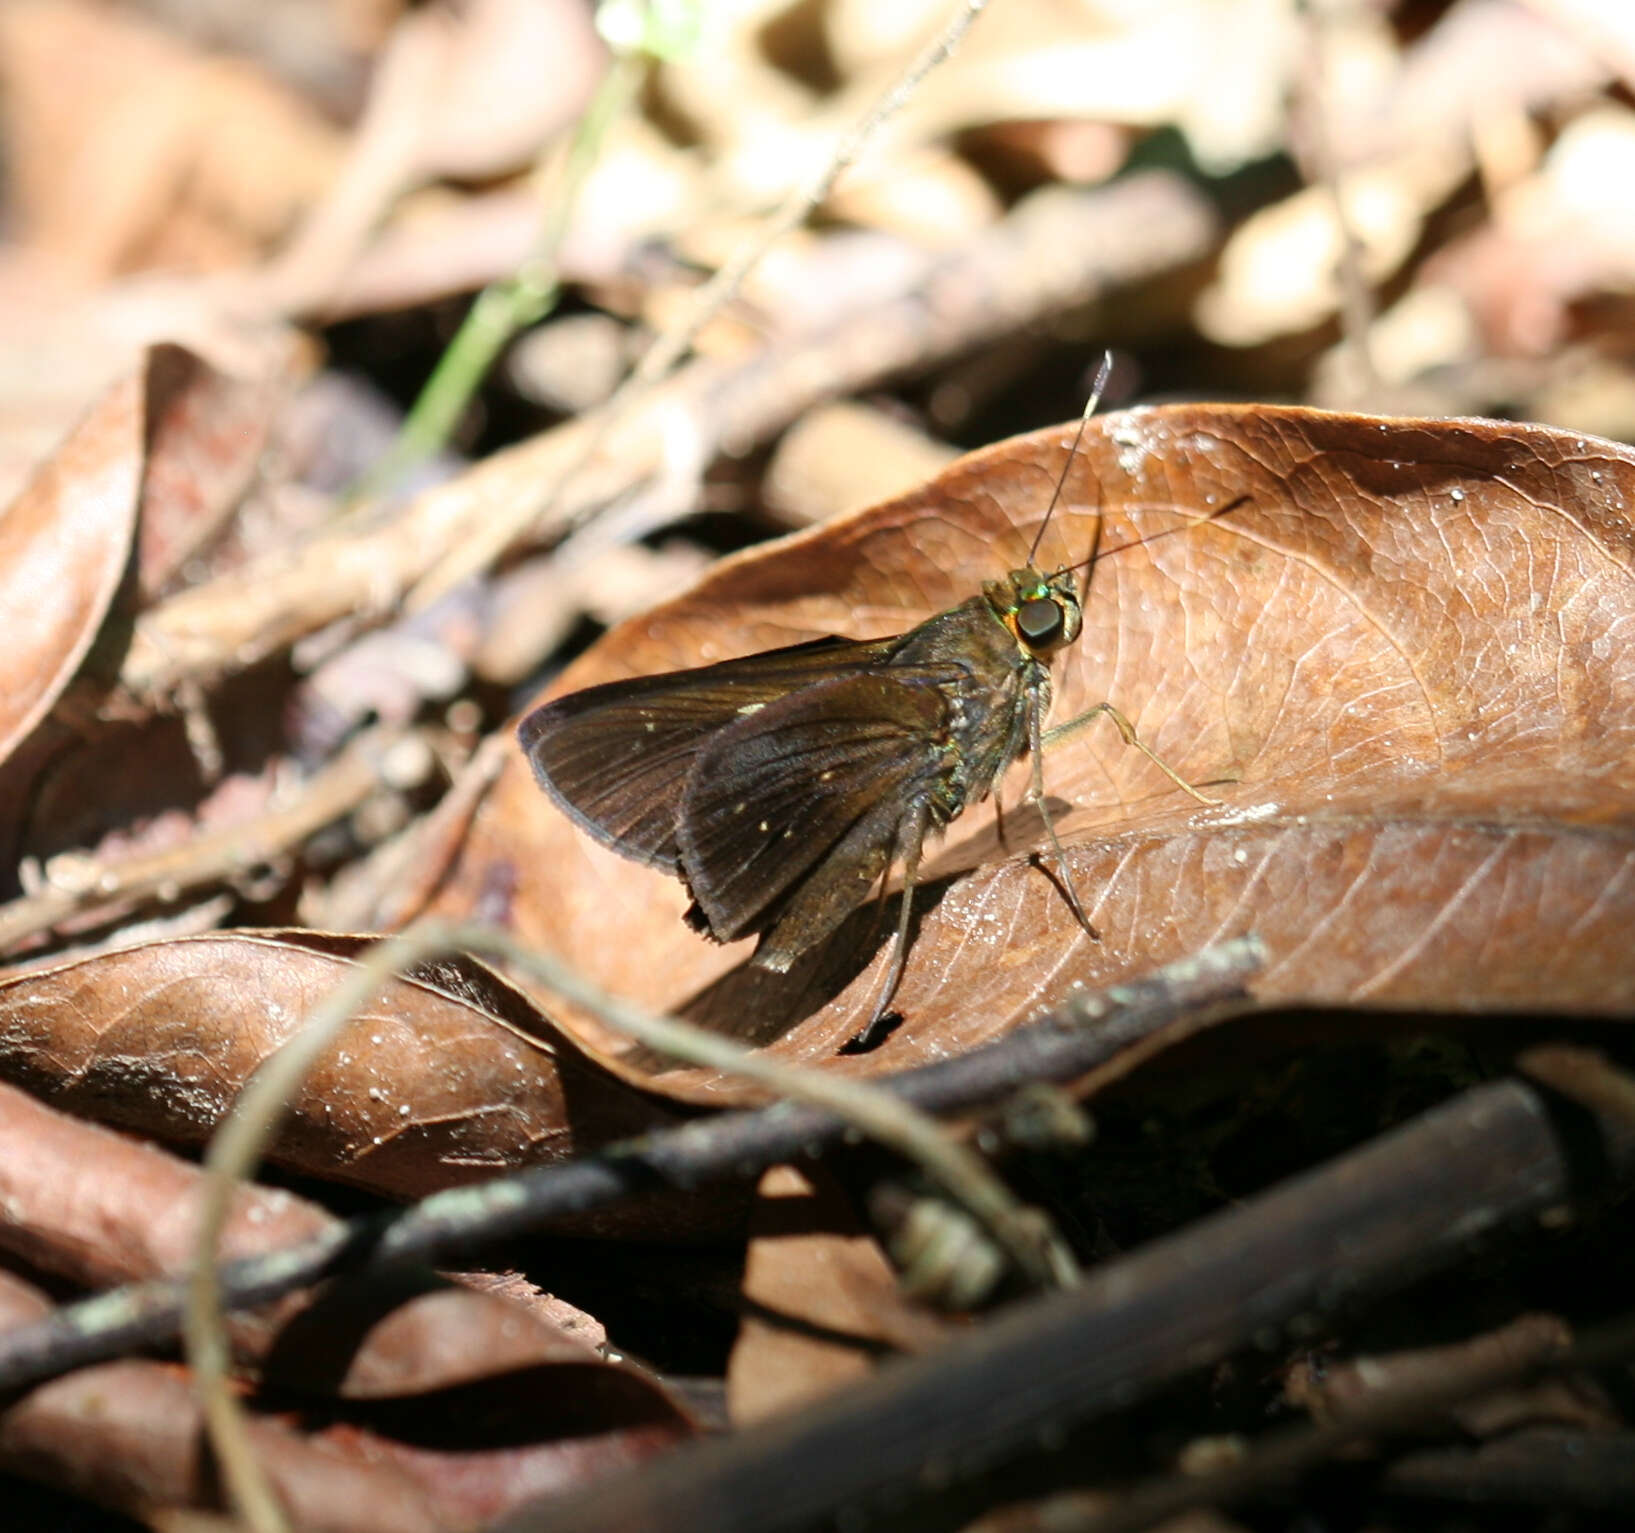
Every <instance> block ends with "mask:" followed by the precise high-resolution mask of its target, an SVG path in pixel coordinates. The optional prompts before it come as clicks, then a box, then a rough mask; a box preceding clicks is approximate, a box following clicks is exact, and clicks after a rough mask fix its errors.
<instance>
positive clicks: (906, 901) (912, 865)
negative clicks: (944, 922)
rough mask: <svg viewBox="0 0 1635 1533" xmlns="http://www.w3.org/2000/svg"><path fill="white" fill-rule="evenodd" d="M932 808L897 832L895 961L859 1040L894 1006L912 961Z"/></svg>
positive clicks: (920, 810) (921, 810)
mask: <svg viewBox="0 0 1635 1533" xmlns="http://www.w3.org/2000/svg"><path fill="white" fill-rule="evenodd" d="M930 818H931V816H930V810H929V809H927V808H926V807H925V806H924V805H921V806H920V807H919V808H917V809H916V810H915V811H914V817H913V819H912V820H910V821H909V823H908V824H907V825H905V826H903V827H902V828H901V829H899V830H898V832H897V846H898V847H899V848H901V850H902V854H903V892H902V894H901V895H899V896H898V905H897V935H896V936H895V937H894V938H893V939H892V943H891V962H890V963H889V964H888V965H887V968H886V982H885V984H883V985H882V986H881V987H880V998H879V1000H877V1001H876V1002H875V1003H874V1011H873V1012H872V1013H871V1015H870V1016H869V1020H868V1022H867V1024H866V1025H865V1026H864V1028H863V1031H862V1032H861V1033H859V1034H858V1039H859V1041H861V1042H863V1043H867V1042H868V1041H869V1040H870V1039H871V1038H872V1037H873V1036H874V1031H875V1029H876V1028H877V1027H879V1026H880V1024H881V1022H882V1021H883V1020H884V1019H885V1017H886V1016H887V1014H888V1013H889V1012H890V1010H891V999H892V997H893V996H894V995H896V993H897V986H898V984H899V982H900V981H901V980H902V977H903V965H904V964H905V963H906V962H907V961H908V921H909V917H910V916H911V915H912V914H913V911H914V884H915V881H916V880H917V879H918V877H919V872H920V848H921V847H922V846H923V845H924V844H925V832H926V828H927V826H928V825H929V824H930Z"/></svg>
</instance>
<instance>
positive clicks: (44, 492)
mask: <svg viewBox="0 0 1635 1533" xmlns="http://www.w3.org/2000/svg"><path fill="white" fill-rule="evenodd" d="M145 398H146V389H145V386H144V378H143V372H142V371H141V370H139V371H138V372H137V373H136V374H135V375H134V376H131V377H127V378H125V379H123V380H122V381H121V382H119V383H117V384H115V385H114V386H113V387H112V388H111V389H110V390H109V391H108V392H107V393H106V394H105V395H103V397H102V399H101V401H100V402H99V403H98V404H97V405H96V407H95V408H94V409H93V410H92V411H91V413H90V414H89V415H88V416H87V417H86V418H85V419H84V420H83V421H82V422H81V423H80V424H79V426H78V427H77V428H76V429H75V430H74V432H73V433H72V434H71V435H70V436H69V438H68V440H67V441H65V442H64V443H63V444H62V446H61V447H60V448H59V449H58V450H57V452H56V454H55V456H53V457H52V459H51V460H50V461H49V462H48V463H47V464H45V465H44V466H43V467H42V468H41V469H40V470H39V471H38V472H37V473H36V474H35V476H34V478H33V479H32V480H31V481H30V482H29V485H28V487H27V488H26V489H25V490H24V491H23V492H22V494H20V495H19V496H18V497H17V499H16V500H14V501H12V503H11V505H10V506H8V507H7V508H6V509H5V510H4V511H0V613H4V614H5V635H6V642H5V649H4V654H3V655H0V762H4V761H5V759H6V758H7V757H8V756H10V755H11V753H12V752H13V751H14V750H15V749H16V748H17V746H18V745H19V744H20V743H21V742H22V741H23V740H24V739H25V738H26V737H27V736H28V734H29V732H30V731H31V730H32V729H33V728H34V727H35V726H36V725H37V724H38V723H39V722H40V720H41V719H43V718H44V717H45V716H46V714H47V713H48V712H49V711H50V709H51V705H52V704H53V703H54V702H56V700H57V699H58V697H60V696H61V695H62V690H63V688H64V687H66V686H67V685H68V682H69V680H70V679H71V678H72V677H73V675H74V672H75V671H77V670H78V669H79V666H80V663H81V662H82V661H83V660H84V659H85V657H86V655H87V654H88V653H89V652H90V649H91V645H92V642H93V641H94V640H95V639H96V636H97V634H98V633H99V632H100V631H101V628H102V622H103V619H104V618H105V617H106V616H107V613H108V608H109V606H110V605H111V604H112V602H113V599H114V594H115V592H117V591H118V589H119V584H120V581H121V579H122V578H123V576H124V573H125V566H126V564H127V563H128V562H129V560H130V554H131V540H132V538H133V537H134V535H135V531H136V508H137V503H138V499H139V493H140V490H141V485H142V459H143V452H142V437H143V429H144V404H145Z"/></svg>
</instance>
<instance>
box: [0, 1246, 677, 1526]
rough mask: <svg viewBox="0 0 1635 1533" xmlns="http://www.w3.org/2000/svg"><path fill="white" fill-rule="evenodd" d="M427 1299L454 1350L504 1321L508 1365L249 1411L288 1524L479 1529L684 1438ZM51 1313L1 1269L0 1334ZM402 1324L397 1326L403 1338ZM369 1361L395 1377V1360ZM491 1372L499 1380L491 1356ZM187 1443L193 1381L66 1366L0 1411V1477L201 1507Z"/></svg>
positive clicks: (605, 1372) (653, 1399) (632, 1400)
mask: <svg viewBox="0 0 1635 1533" xmlns="http://www.w3.org/2000/svg"><path fill="white" fill-rule="evenodd" d="M428 1297H435V1298H437V1299H439V1300H452V1301H453V1307H452V1308H453V1309H460V1308H463V1309H464V1310H466V1311H467V1312H468V1313H466V1314H464V1315H461V1314H458V1313H453V1312H452V1310H451V1305H450V1304H449V1303H446V1302H444V1303H440V1304H439V1305H438V1306H437V1308H438V1310H439V1313H438V1315H437V1316H436V1317H435V1318H436V1320H437V1321H440V1322H442V1323H444V1324H446V1323H447V1322H448V1321H449V1320H450V1319H453V1320H454V1321H455V1336H454V1337H453V1338H450V1339H451V1340H455V1341H463V1342H465V1343H467V1344H468V1345H469V1344H470V1343H472V1342H473V1341H477V1342H481V1341H483V1340H484V1339H491V1340H496V1341H497V1340H500V1339H501V1338H500V1336H499V1323H498V1321H497V1320H496V1319H494V1318H492V1317H491V1318H490V1320H489V1323H488V1325H487V1327H486V1330H487V1337H486V1338H485V1337H484V1335H483V1333H482V1327H481V1326H480V1325H479V1324H473V1317H475V1316H477V1315H478V1314H479V1312H481V1311H483V1310H484V1309H489V1308H494V1307H498V1308H502V1309H507V1310H509V1311H510V1313H509V1314H508V1315H507V1316H506V1317H505V1319H506V1321H508V1322H509V1327H510V1332H509V1336H508V1337H507V1338H504V1340H505V1345H506V1350H508V1351H509V1352H510V1353H511V1354H512V1356H513V1357H514V1359H515V1363H514V1365H513V1367H512V1368H511V1369H509V1370H507V1371H505V1372H504V1373H503V1374H502V1376H500V1377H498V1378H494V1379H490V1380H486V1381H484V1382H483V1383H482V1384H478V1385H473V1386H470V1387H468V1388H461V1387H460V1386H458V1385H455V1386H454V1387H452V1388H441V1389H438V1390H437V1391H436V1392H435V1393H430V1394H426V1395H424V1396H423V1397H419V1398H397V1399H393V1400H389V1401H387V1400H380V1399H371V1400H368V1401H362V1402H350V1401H340V1402H336V1401H329V1402H327V1403H326V1404H325V1406H324V1407H323V1408H322V1409H320V1410H318V1411H315V1412H313V1413H312V1416H313V1419H312V1421H311V1422H310V1423H303V1422H300V1421H297V1420H295V1419H292V1418H291V1417H289V1416H276V1417H272V1416H267V1415H261V1414H258V1415H257V1416H256V1417H255V1418H254V1419H253V1420H252V1421H251V1423H250V1427H249V1432H250V1438H251V1442H252V1445H253V1447H254V1450H255V1452H256V1454H257V1456H258V1458H259V1459H260V1460H261V1462H262V1463H263V1464H264V1465H265V1467H266V1469H267V1472H268V1474H269V1476H270V1477H271V1479H272V1481H273V1483H274V1485H275V1486H276V1487H277V1490H278V1493H279V1496H280V1499H281V1500H282V1501H283V1502H284V1504H285V1505H286V1507H287V1508H288V1509H289V1511H290V1514H291V1516H292V1518H293V1520H294V1521H295V1523H296V1525H297V1526H299V1527H302V1528H311V1529H314V1530H319V1529H323V1530H330V1533H376V1530H384V1529H391V1530H393V1533H397V1530H403V1529H425V1530H426V1533H441V1530H447V1529H453V1528H475V1527H482V1526H486V1525H487V1524H488V1523H490V1522H492V1521H493V1520H494V1519H496V1518H498V1517H501V1516H503V1515H504V1514H505V1513H506V1512H508V1511H510V1510H512V1509H514V1508H515V1507H517V1506H519V1505H521V1504H522V1503H524V1502H526V1501H529V1500H532V1499H533V1498H535V1497H537V1496H541V1495H546V1494H550V1493H552V1492H558V1491H563V1490H567V1489H569V1488H572V1487H574V1486H577V1485H581V1484H584V1483H585V1482H587V1481H589V1480H591V1479H594V1478H596V1477H597V1476H599V1475H604V1474H610V1473H614V1472H617V1471H618V1470H620V1469H624V1468H628V1467H629V1466H630V1465H631V1464H632V1463H634V1462H635V1461H637V1460H639V1459H642V1458H645V1457H647V1456H649V1455H651V1454H652V1453H655V1452H658V1451H660V1450H661V1449H663V1448H667V1447H670V1446H672V1445H673V1444H674V1443H675V1442H676V1440H677V1439H678V1438H680V1437H683V1436H686V1435H687V1434H688V1432H689V1430H690V1428H689V1426H688V1423H687V1422H686V1421H685V1420H684V1419H683V1418H682V1416H681V1415H680V1413H679V1412H678V1411H677V1409H676V1408H675V1406H674V1405H673V1404H671V1402H670V1401H669V1400H668V1399H667V1398H666V1397H665V1396H664V1395H663V1394H662V1393H661V1392H660V1391H659V1390H658V1389H657V1388H656V1387H655V1386H654V1385H653V1384H651V1383H650V1382H648V1381H647V1380H645V1379H644V1378H642V1377H641V1376H639V1375H637V1374H635V1373H634V1372H633V1371H631V1370H629V1369H624V1368H618V1367H614V1366H611V1365H609V1364H606V1363H602V1362H600V1361H598V1360H596V1359H595V1358H594V1357H593V1356H591V1355H590V1354H589V1353H588V1352H585V1351H584V1349H582V1348H580V1349H578V1351H579V1355H578V1356H576V1357H573V1358H571V1359H570V1358H567V1357H565V1356H564V1355H563V1350H562V1349H563V1346H564V1344H563V1343H560V1342H557V1343H552V1342H550V1341H549V1340H548V1339H546V1340H543V1341H542V1338H541V1337H540V1336H538V1335H535V1334H533V1333H535V1332H536V1331H537V1330H538V1328H539V1327H538V1322H537V1321H535V1320H533V1319H532V1317H530V1316H529V1315H528V1314H527V1313H526V1312H525V1311H522V1310H519V1309H516V1308H515V1307H514V1306H509V1305H505V1304H503V1302H501V1301H493V1300H487V1299H485V1298H484V1296H482V1295H478V1294H474V1293H464V1294H461V1293H458V1292H449V1291H445V1292H444V1293H442V1294H440V1295H435V1296H428ZM412 1307H413V1306H411V1309H412ZM50 1308H51V1305H50V1301H49V1300H48V1299H47V1298H46V1297H45V1295H44V1294H42V1293H41V1292H40V1291H39V1290H38V1289H35V1288H34V1287H32V1285H30V1284H27V1283H25V1282H23V1281H22V1280H21V1279H19V1278H18V1277H16V1276H14V1275H13V1274H11V1273H9V1272H0V1327H5V1326H22V1325H27V1324H29V1323H30V1322H33V1321H37V1320H39V1319H41V1318H43V1316H44V1315H45V1314H46V1313H47V1312H48V1311H49V1310H50ZM432 1319H433V1317H431V1316H427V1317H424V1321H425V1322H426V1323H430V1322H431V1321H432ZM392 1326H393V1321H392V1320H388V1321H386V1322H385V1327H386V1328H387V1329H390V1328H392ZM419 1328H420V1326H419V1324H418V1323H417V1322H414V1321H411V1323H410V1326H409V1329H410V1330H411V1331H412V1330H415V1329H419ZM399 1329H400V1330H401V1329H402V1327H399ZM401 1339H402V1338H401V1337H399V1338H397V1340H399V1341H401ZM421 1339H423V1338H421ZM373 1340H374V1338H373V1337H372V1336H371V1337H370V1338H369V1342H370V1343H372V1342H373ZM568 1345H571V1344H568ZM391 1350H392V1343H388V1344H387V1347H386V1351H387V1353H388V1354H389V1353H390V1352H391ZM381 1361H383V1362H385V1363H386V1364H387V1366H388V1367H389V1366H390V1364H391V1362H393V1361H396V1362H397V1363H398V1365H399V1367H400V1368H401V1367H402V1366H403V1364H404V1362H406V1361H407V1359H406V1358H401V1357H400V1358H396V1359H393V1358H392V1357H390V1356H389V1355H388V1356H386V1357H384V1358H383V1359H381ZM492 1361H493V1362H495V1363H496V1364H497V1365H498V1366H499V1367H501V1368H503V1366H504V1365H503V1360H502V1359H501V1358H499V1357H494V1358H493V1359H492ZM563 1362H566V1363H567V1366H566V1367H563V1366H561V1364H562V1363H563ZM344 1363H345V1359H344V1358H343V1359H341V1366H344ZM422 1374H423V1370H419V1369H417V1370H415V1377H414V1378H413V1380H412V1382H413V1383H414V1384H415V1385H417V1386H420V1387H426V1380H425V1379H424V1378H423V1377H422V1376H421V1375H422ZM348 1382H350V1379H349V1380H348ZM204 1444H205V1436H204V1432H203V1422H202V1420H201V1416H200V1411H199V1406H198V1402H197V1400H196V1398H195V1395H194V1389H193V1385H192V1382H191V1380H190V1379H189V1377H188V1375H187V1373H186V1372H185V1370H183V1369H182V1368H179V1367H177V1366H175V1365H174V1364H166V1363H154V1362H147V1361H136V1360H131V1361H125V1362H118V1363H109V1364H105V1365H103V1366H100V1367H93V1368H83V1369H80V1370H78V1371H77V1372H75V1373H71V1374H69V1375H67V1376H66V1377H64V1378H59V1379H54V1380H52V1381H51V1382H49V1383H46V1384H42V1385H40V1386H38V1387H37V1388H35V1389H32V1390H30V1391H28V1392H26V1393H25V1394H23V1395H21V1396H20V1397H18V1398H15V1399H8V1400H7V1401H5V1402H4V1408H3V1409H0V1468H3V1469H6V1470H9V1471H11V1472H14V1473H18V1474H23V1475H27V1476H28V1477H30V1478H32V1479H36V1480H42V1481H44V1482H46V1483H47V1484H54V1485H58V1486H61V1487H64V1488H66V1489H71V1490H72V1491H74V1492H75V1493H77V1494H80V1495H84V1496H88V1497H90V1498H91V1499H93V1500H95V1501H99V1502H101V1503H102V1504H104V1505H106V1506H111V1507H114V1508H116V1509H119V1510H122V1511H126V1512H129V1513H131V1514H133V1515H142V1514H152V1513H153V1512H154V1511H155V1510H157V1509H172V1508H184V1507H185V1508H196V1509H202V1510H218V1509H219V1507H220V1501H219V1491H220V1486H219V1479H218V1477H217V1476H216V1475H215V1474H213V1473H211V1472H209V1470H208V1467H207V1464H206V1461H205V1459H204Z"/></svg>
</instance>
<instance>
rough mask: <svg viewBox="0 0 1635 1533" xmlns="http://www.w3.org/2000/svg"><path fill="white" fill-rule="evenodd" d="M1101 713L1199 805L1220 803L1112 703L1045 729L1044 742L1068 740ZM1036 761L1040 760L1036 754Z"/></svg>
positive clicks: (1124, 738) (1126, 740)
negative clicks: (1155, 747) (1157, 749)
mask: <svg viewBox="0 0 1635 1533" xmlns="http://www.w3.org/2000/svg"><path fill="white" fill-rule="evenodd" d="M1102 714H1106V715H1107V717H1108V718H1110V719H1111V720H1112V721H1113V724H1114V726H1115V727H1116V728H1117V730H1118V732H1119V734H1120V735H1121V736H1122V737H1123V740H1124V743H1125V744H1126V745H1133V746H1134V747H1135V748H1136V749H1137V750H1138V751H1140V752H1141V754H1142V755H1143V756H1145V757H1146V758H1147V760H1148V761H1150V762H1151V763H1152V764H1153V765H1154V766H1155V767H1157V768H1158V770H1159V771H1160V772H1162V773H1163V774H1164V776H1166V777H1167V778H1169V780H1170V781H1171V782H1172V783H1174V784H1175V786H1176V787H1177V788H1180V789H1182V790H1183V791H1184V792H1187V793H1190V794H1191V795H1192V796H1193V797H1194V798H1195V799H1197V800H1198V802H1199V803H1200V804H1218V803H1220V800H1219V799H1218V798H1211V797H1210V796H1209V795H1208V794H1207V793H1201V792H1199V790H1198V789H1197V788H1195V787H1193V786H1192V784H1191V783H1189V782H1188V781H1187V780H1186V778H1184V777H1183V776H1181V774H1180V773H1179V772H1177V771H1176V770H1175V768H1174V767H1172V766H1171V765H1170V764H1169V763H1168V762H1167V761H1165V760H1164V758H1163V757H1162V756H1160V755H1158V754H1157V753H1156V752H1155V751H1154V750H1152V749H1151V747H1149V746H1148V745H1147V743H1146V741H1144V740H1143V739H1142V738H1141V737H1140V736H1139V735H1138V734H1137V733H1136V732H1135V725H1134V724H1132V723H1131V722H1130V721H1129V720H1128V719H1127V718H1125V717H1124V715H1123V714H1122V713H1120V712H1119V711H1118V709H1117V708H1115V707H1114V706H1113V705H1112V704H1111V703H1097V704H1096V706H1095V707H1094V708H1091V709H1088V710H1087V711H1085V712H1084V713H1081V714H1080V715H1079V716H1078V717H1077V718H1076V719H1069V720H1068V721H1067V722H1066V723H1065V724H1058V725H1056V727H1055V728H1054V729H1047V730H1046V731H1045V732H1044V736H1043V738H1042V742H1041V743H1042V744H1044V745H1054V744H1055V743H1056V741H1058V740H1062V739H1065V738H1066V737H1067V736H1068V735H1070V734H1075V733H1077V732H1078V731H1079V730H1081V729H1083V728H1084V726H1085V725H1086V724H1088V723H1090V722H1091V721H1092V720H1094V719H1096V718H1099V717H1100V716H1101V715H1102ZM1034 761H1035V763H1037V761H1038V757H1037V756H1035V757H1034Z"/></svg>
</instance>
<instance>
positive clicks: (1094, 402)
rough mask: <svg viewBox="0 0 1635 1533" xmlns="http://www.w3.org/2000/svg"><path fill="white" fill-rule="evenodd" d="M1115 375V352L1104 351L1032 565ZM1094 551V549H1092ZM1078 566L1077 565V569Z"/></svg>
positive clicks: (1098, 522) (1030, 556)
mask: <svg viewBox="0 0 1635 1533" xmlns="http://www.w3.org/2000/svg"><path fill="white" fill-rule="evenodd" d="M1112 376H1113V354H1112V352H1110V351H1104V352H1102V354H1101V366H1100V367H1098V368H1097V369H1096V379H1095V382H1094V383H1092V384H1091V385H1090V397H1089V398H1088V399H1087V400H1085V402H1084V409H1083V411H1082V412H1081V413H1080V415H1079V429H1078V430H1077V431H1076V432H1074V433H1073V445H1072V446H1071V447H1069V448H1068V450H1067V461H1066V462H1065V463H1063V464H1062V471H1061V473H1060V474H1058V475H1057V477H1056V488H1055V490H1054V491H1052V492H1051V496H1050V504H1049V505H1048V506H1046V507H1045V519H1044V520H1043V521H1042V522H1040V523H1039V530H1038V531H1037V532H1036V533H1034V535H1033V543H1032V546H1031V547H1030V548H1029V549H1028V565H1029V566H1030V567H1031V566H1032V564H1033V561H1034V559H1035V558H1036V557H1037V556H1038V553H1039V545H1040V543H1042V542H1043V541H1044V536H1045V528H1047V527H1048V526H1049V525H1050V518H1051V516H1052V515H1054V513H1055V510H1056V503H1057V502H1058V501H1059V500H1060V499H1061V498H1062V489H1063V487H1064V486H1065V485H1066V484H1067V474H1068V470H1069V469H1071V468H1072V467H1073V460H1074V459H1075V458H1076V457H1078V455H1079V444H1080V443H1081V442H1082V441H1083V440H1084V428H1085V427H1086V426H1088V425H1089V424H1090V417H1091V416H1092V415H1094V414H1095V413H1096V407H1097V406H1098V405H1099V404H1100V403H1101V396H1102V395H1103V393H1105V392H1106V389H1107V380H1108V379H1109V378H1111V377H1112ZM1096 526H1097V529H1098V535H1099V529H1100V526H1101V518H1100V517H1097V518H1096ZM1092 553H1093V550H1092ZM1077 567H1078V566H1077V565H1075V566H1074V568H1075V569H1076V568H1077Z"/></svg>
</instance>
